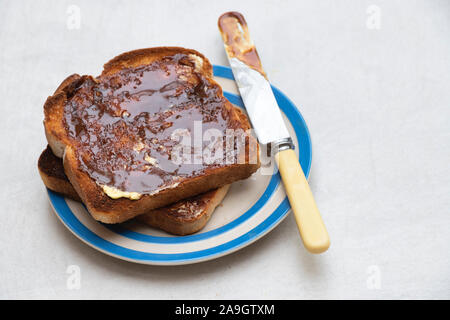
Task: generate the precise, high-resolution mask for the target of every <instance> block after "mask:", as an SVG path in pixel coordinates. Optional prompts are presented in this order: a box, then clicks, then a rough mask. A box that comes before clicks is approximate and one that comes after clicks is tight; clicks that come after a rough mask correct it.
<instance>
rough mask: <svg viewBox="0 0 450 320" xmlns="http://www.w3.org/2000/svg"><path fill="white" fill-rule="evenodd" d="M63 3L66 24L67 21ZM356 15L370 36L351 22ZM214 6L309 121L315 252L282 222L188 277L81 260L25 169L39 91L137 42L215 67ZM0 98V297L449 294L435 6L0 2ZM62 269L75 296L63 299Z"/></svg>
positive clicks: (449, 122) (448, 46)
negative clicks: (228, 15)
mask: <svg viewBox="0 0 450 320" xmlns="http://www.w3.org/2000/svg"><path fill="white" fill-rule="evenodd" d="M70 5H76V6H78V7H79V8H80V13H81V16H80V17H81V21H80V28H79V29H72V30H70V29H68V27H67V19H68V14H67V10H68V8H69V6H70ZM371 5H375V6H377V7H375V9H379V10H380V11H379V12H380V14H381V15H380V18H381V20H380V29H370V28H368V27H367V25H366V23H367V20H368V18H369V15H370V14H371V12H372V11H370V10H371V9H370V8H373V7H370V6H371ZM368 8H369V13H367V12H368V11H367V10H368ZM228 10H239V11H241V12H242V13H244V15H245V16H246V18H247V21H248V23H249V26H250V32H251V35H252V37H253V39H254V41H255V43H256V45H257V48H258V50H259V53H260V56H261V58H262V61H263V65H264V67H265V69H266V71H267V73H268V75H269V78H270V79H271V81H272V83H273V84H275V85H276V86H277V87H279V88H280V89H282V90H283V91H284V92H285V93H286V94H287V95H288V96H289V97H290V98H291V99H292V100H293V101H294V102H295V103H296V104H297V105H298V106H299V108H300V110H301V112H302V114H303V115H304V117H305V119H306V121H307V124H308V126H309V129H310V131H311V135H312V142H313V164H312V175H311V179H310V183H311V187H312V189H313V192H314V194H315V196H316V199H317V202H318V204H319V207H320V209H321V211H322V213H323V217H324V219H325V222H326V224H327V226H328V229H329V233H330V236H331V239H332V246H331V248H330V250H329V251H328V252H327V253H326V254H324V255H320V256H312V255H310V254H308V253H307V252H305V250H304V248H303V247H302V245H301V242H300V240H299V236H298V231H297V229H296V226H295V222H294V219H293V217H292V216H289V217H288V218H287V219H286V220H285V221H284V222H283V223H281V224H280V225H279V227H278V228H276V229H275V230H273V231H272V232H271V233H269V234H268V235H267V236H266V237H264V238H263V239H261V240H260V241H258V242H256V243H255V244H253V245H251V246H250V247H247V248H245V249H243V250H241V251H239V252H237V253H234V254H232V255H229V256H226V257H224V258H220V259H218V260H214V261H210V262H206V263H200V264H196V265H190V266H181V267H151V266H143V265H137V264H132V263H128V262H124V261H120V260H117V259H114V258H111V257H109V256H106V255H104V254H102V253H99V252H97V251H95V250H94V249H91V248H90V247H88V246H87V245H85V244H83V243H82V242H81V241H79V240H78V239H77V238H75V237H74V236H73V235H72V234H71V233H70V232H69V231H68V230H66V229H65V227H64V226H63V225H62V224H61V223H60V222H59V220H58V219H57V218H56V216H55V215H54V213H53V212H52V209H51V207H50V205H49V203H48V199H47V195H46V192H45V189H44V187H43V184H42V182H41V180H40V178H39V175H38V172H37V169H36V162H37V158H38V156H39V154H40V152H41V151H42V149H43V148H44V147H45V145H46V140H45V137H44V131H43V126H42V119H43V113H42V105H43V103H44V101H45V99H46V97H47V96H48V95H50V94H51V93H52V92H53V91H54V89H55V88H56V87H57V85H58V84H59V83H60V82H61V80H62V79H64V78H65V77H66V76H67V75H69V74H71V73H80V74H93V75H97V74H99V73H100V71H101V67H102V65H103V63H105V62H106V61H107V60H109V59H110V58H112V57H114V56H115V55H117V54H119V53H121V52H124V51H128V50H131V49H137V48H142V47H150V46H158V45H180V46H185V47H191V48H195V49H197V50H199V51H200V52H202V53H204V54H205V55H206V56H207V57H208V58H210V60H211V61H212V62H213V63H215V64H222V65H227V60H226V56H225V53H224V50H223V47H222V43H221V39H220V36H219V33H218V30H217V27H216V21H217V18H218V16H219V15H220V14H221V13H223V12H225V11H228ZM370 21H371V20H369V22H370ZM370 26H373V25H371V24H370V23H369V27H370ZM0 96H1V102H0V108H1V116H0V134H1V138H2V143H1V144H0V163H1V186H0V197H1V200H0V206H1V207H0V209H1V210H0V212H1V215H2V219H1V223H0V243H1V248H0V298H106V299H108V298H147V299H151V298H158V299H159V298H161V299H171V298H180V299H183V298H189V299H196V298H204V299H206V298H213V299H215V298H218V299H220V298H275V299H288V298H289V299H295V298H312V299H317V298H325V299H328V298H337V299H341V298H361V299H366V298H432V299H434V298H450V255H449V244H450V233H449V227H450V216H449V214H450V212H449V211H450V210H449V208H450V170H449V162H450V143H449V142H450V140H449V138H450V2H449V1H445V0H442V1H379V0H371V1H356V0H355V1H333V0H328V1H323V0H322V1H257V0H254V1H241V0H238V1H235V0H227V1H206V0H205V1H168V0H165V1H145V2H144V1H76V0H72V1H56V0H55V1H4V0H3V1H0ZM70 265H77V266H79V267H80V270H81V287H80V289H78V290H69V289H67V287H66V281H67V278H68V274H67V273H66V270H67V268H68V266H70ZM377 279H378V280H379V282H377V281H376V280H377Z"/></svg>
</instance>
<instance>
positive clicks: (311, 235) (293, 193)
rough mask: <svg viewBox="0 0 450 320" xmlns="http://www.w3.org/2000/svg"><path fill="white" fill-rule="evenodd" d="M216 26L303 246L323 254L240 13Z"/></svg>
mask: <svg viewBox="0 0 450 320" xmlns="http://www.w3.org/2000/svg"><path fill="white" fill-rule="evenodd" d="M218 26H219V30H220V33H221V35H222V39H223V42H224V46H225V51H226V53H227V57H228V60H229V62H230V66H231V69H232V71H233V75H234V78H235V80H236V84H237V86H238V89H239V92H240V94H241V97H242V100H243V101H244V104H245V108H246V110H247V113H248V115H249V118H250V121H251V123H252V125H253V128H254V129H255V132H256V135H257V136H258V140H259V142H260V143H262V144H270V145H271V147H272V152H273V153H274V155H275V160H276V162H277V165H278V169H279V171H280V175H281V178H282V180H283V184H284V187H285V190H286V194H287V196H288V198H289V202H290V204H291V208H292V212H293V213H294V215H295V219H296V222H297V226H298V229H299V232H300V235H301V237H302V240H303V243H304V245H305V247H306V249H307V250H308V251H309V252H311V253H322V252H324V251H326V250H327V249H328V247H329V246H330V239H329V236H328V232H327V230H326V228H325V225H324V223H323V221H322V218H321V216H320V213H319V210H318V208H317V205H316V202H315V200H314V197H313V195H312V192H311V190H310V188H309V185H308V182H307V181H306V178H305V175H304V173H303V171H302V168H301V166H300V164H299V161H298V158H297V156H296V154H295V152H294V150H293V149H294V145H293V143H292V139H291V137H290V135H289V132H288V130H287V128H286V125H285V123H284V120H283V117H282V115H281V111H280V109H279V107H278V104H277V102H276V99H275V96H274V95H273V92H272V89H271V86H270V83H269V81H268V79H267V75H266V73H265V72H264V69H263V67H262V64H261V60H260V59H259V56H258V52H257V51H256V48H255V45H254V43H253V41H252V39H251V38H250V33H249V31H248V26H247V22H246V21H245V19H244V16H243V15H242V14H241V13H239V12H234V11H233V12H226V13H224V14H223V15H221V16H220V17H219V20H218Z"/></svg>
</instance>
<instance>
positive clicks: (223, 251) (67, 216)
mask: <svg viewBox="0 0 450 320" xmlns="http://www.w3.org/2000/svg"><path fill="white" fill-rule="evenodd" d="M213 71H214V76H216V77H220V78H225V79H229V80H233V81H234V77H233V73H232V70H231V68H229V67H226V66H219V65H213ZM271 87H272V90H273V92H274V94H275V96H276V97H277V96H278V98H281V99H284V100H285V101H286V103H287V104H288V105H289V106H290V107H291V109H292V111H293V113H294V116H296V117H297V118H298V119H299V120H300V124H301V125H302V126H303V129H304V131H305V133H306V135H305V137H304V138H306V139H305V142H306V145H307V147H308V148H307V149H308V151H309V153H308V154H307V159H306V160H307V163H306V168H304V171H305V172H304V173H305V176H306V178H308V177H309V173H310V170H311V162H312V144H311V137H310V133H309V129H308V126H307V124H306V121H305V120H304V118H303V116H302V114H301V113H300V111H299V110H298V108H297V107H296V105H295V104H294V103H293V102H292V101H291V100H290V99H289V98H288V97H287V96H286V95H285V94H284V93H283V92H281V91H280V90H279V89H278V88H276V87H275V86H273V85H271ZM224 93H225V92H224ZM227 93H228V92H227ZM230 94H232V93H230ZM232 95H234V94H232ZM237 96H238V97H239V98H240V96H239V95H238V94H237ZM277 100H278V99H277ZM280 108H281V106H280ZM285 114H286V113H285ZM286 116H287V117H288V115H286ZM288 119H289V121H290V122H291V125H292V126H293V127H294V130H295V126H294V124H293V123H292V121H291V120H292V119H291V118H290V117H288ZM303 147H305V146H303ZM302 167H303V166H302ZM305 169H306V170H305ZM47 193H48V196H49V200H50V203H51V206H52V208H53V210H54V211H55V214H56V216H57V217H58V218H59V219H60V221H61V222H62V223H63V224H64V225H65V226H66V228H67V229H69V230H70V231H71V232H72V233H73V234H74V235H75V236H76V237H77V238H79V239H80V240H82V241H83V242H84V243H86V244H88V245H89V246H91V247H92V248H94V249H96V250H98V251H100V252H102V253H105V254H107V255H110V256H113V257H115V258H119V259H122V260H126V261H130V262H135V263H140V264H149V265H180V264H192V263H198V262H202V261H208V260H212V259H216V258H219V257H222V256H224V255H227V254H230V253H233V252H235V251H237V250H240V249H242V248H244V247H246V246H248V245H250V244H252V243H254V242H255V241H256V240H258V239H260V238H262V237H263V236H265V235H266V234H267V233H268V232H269V231H271V230H273V229H274V228H275V227H276V226H277V225H278V224H279V223H280V222H281V221H283V220H284V219H285V218H286V216H287V215H288V213H289V212H290V205H289V201H288V199H287V197H285V198H284V199H283V200H282V201H281V203H280V204H279V205H278V206H277V208H276V209H275V210H274V211H273V212H272V213H271V214H270V215H269V216H268V217H267V218H266V219H264V220H263V221H262V222H261V223H259V224H258V225H257V226H256V227H254V228H252V229H251V230H249V231H248V232H246V233H244V234H242V235H240V236H238V237H236V238H233V239H232V240H230V241H227V242H225V243H223V244H220V245H217V246H214V247H209V248H207V249H203V250H199V251H192V252H183V253H170V254H164V253H148V252H141V251H136V250H133V249H129V248H125V247H122V246H119V245H117V244H114V243H112V242H109V241H108V240H106V239H103V238H101V237H100V236H98V235H97V234H96V233H94V232H93V231H91V230H90V229H88V228H87V227H86V226H85V225H83V224H82V223H81V222H80V221H79V220H78V219H77V218H76V216H75V215H74V213H73V212H72V210H71V209H70V207H69V206H68V204H67V202H66V200H65V197H64V196H62V195H60V194H58V193H56V192H53V191H51V190H49V189H47ZM243 223H245V222H243ZM74 224H79V225H78V226H77V227H76V226H74ZM80 229H81V231H80ZM214 237H215V236H213V237H212V238H214ZM93 239H95V240H97V241H96V243H93V241H92V240H93ZM236 241H237V243H235V242H236ZM99 242H100V243H101V242H106V244H104V245H106V246H107V247H110V249H111V247H113V248H114V247H117V248H115V249H116V250H114V251H111V250H107V249H105V248H103V247H101V246H99ZM121 251H125V252H127V253H128V254H131V253H130V252H132V253H133V255H134V258H132V257H130V256H127V255H123V254H121V253H120V252H121ZM186 255H187V256H191V257H185V258H182V256H186ZM197 255H198V256H197ZM152 256H153V258H151V257H152ZM162 256H164V257H165V258H166V259H161V258H156V257H162ZM178 256H179V258H177V257H178Z"/></svg>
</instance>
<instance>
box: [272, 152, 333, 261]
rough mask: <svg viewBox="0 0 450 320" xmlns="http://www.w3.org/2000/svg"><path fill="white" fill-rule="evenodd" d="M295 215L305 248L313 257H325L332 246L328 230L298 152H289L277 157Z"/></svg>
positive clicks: (279, 153)
mask: <svg viewBox="0 0 450 320" xmlns="http://www.w3.org/2000/svg"><path fill="white" fill-rule="evenodd" d="M275 160H276V162H277V165H278V169H279V170H280V175H281V179H282V180H283V184H284V188H285V190H286V193H287V196H288V198H289V202H290V204H291V208H292V212H293V213H294V216H295V220H296V221H297V226H298V230H299V231H300V235H301V236H302V239H303V244H304V245H305V247H306V249H307V250H308V251H309V252H311V253H322V252H324V251H326V250H327V249H328V247H329V246H330V238H329V237H328V232H327V229H326V228H325V225H324V223H323V221H322V218H321V217H320V212H319V209H317V205H316V202H315V201H314V197H313V195H312V192H311V189H310V188H309V185H308V181H306V178H305V174H304V173H303V170H302V168H301V166H300V163H299V162H298V159H297V155H296V154H295V152H294V150H292V149H286V150H282V151H280V152H278V153H277V154H276V155H275Z"/></svg>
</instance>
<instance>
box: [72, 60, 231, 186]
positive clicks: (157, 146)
mask: <svg viewBox="0 0 450 320" xmlns="http://www.w3.org/2000/svg"><path fill="white" fill-rule="evenodd" d="M194 57H195V56H194ZM196 63H198V61H197V62H196V61H195V59H194V58H193V57H190V55H188V54H182V53H180V54H175V55H172V56H167V57H164V59H162V60H159V61H155V62H153V63H151V64H149V65H143V66H138V67H131V68H125V69H123V70H120V71H119V72H117V73H114V74H112V75H107V74H106V75H101V76H99V77H97V78H93V77H90V76H84V77H82V79H81V80H80V81H78V83H77V87H76V88H75V90H74V91H73V93H72V95H71V97H70V98H69V99H68V100H67V101H66V103H65V106H64V125H65V128H66V131H67V133H68V136H69V138H71V139H72V140H73V142H74V143H75V144H76V146H77V149H76V156H77V158H78V161H79V163H80V167H81V169H82V170H83V171H85V172H86V173H87V174H89V176H90V177H91V178H93V179H94V180H95V181H96V182H97V184H99V185H100V186H108V187H113V188H115V189H119V190H121V191H125V192H136V193H139V194H152V192H155V190H158V189H161V188H164V187H170V186H171V185H174V184H176V181H177V179H178V178H179V177H183V178H184V177H195V176H197V175H199V174H201V173H202V172H203V171H204V170H206V169H208V168H211V167H220V166H222V164H221V163H217V164H213V165H211V164H208V165H205V164H204V162H203V161H197V162H195V161H191V162H190V163H183V162H181V163H179V162H177V161H174V160H176V159H173V158H172V156H173V153H172V150H173V148H174V146H175V145H176V144H178V143H179V139H174V134H175V133H176V130H177V129H180V130H186V129H187V130H188V131H189V132H190V134H191V135H192V134H193V133H194V121H201V126H202V130H203V132H204V131H206V130H208V129H218V130H220V131H221V132H225V130H226V129H230V128H236V129H239V122H236V121H235V120H233V117H230V115H229V114H228V113H229V112H231V111H230V108H226V107H225V103H226V99H225V98H224V97H223V96H222V91H221V88H220V87H219V86H218V85H217V84H216V83H215V82H212V81H210V80H209V79H208V78H206V77H205V75H203V74H202V73H201V72H200V71H197V69H198V68H197V65H196ZM233 122H236V123H233ZM178 132H179V131H178ZM194 138H195V139H197V137H194ZM201 143H202V144H203V146H202V147H203V148H204V147H205V146H206V145H207V144H208V143H209V142H208V141H204V142H201ZM193 145H194V144H193ZM203 148H202V150H203ZM222 163H223V165H225V162H222Z"/></svg>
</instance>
